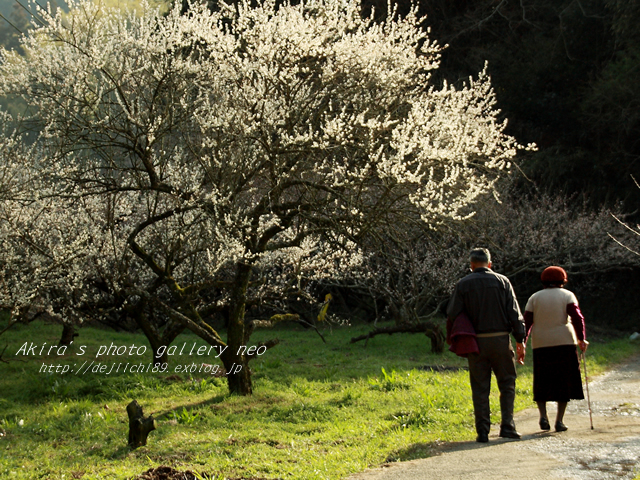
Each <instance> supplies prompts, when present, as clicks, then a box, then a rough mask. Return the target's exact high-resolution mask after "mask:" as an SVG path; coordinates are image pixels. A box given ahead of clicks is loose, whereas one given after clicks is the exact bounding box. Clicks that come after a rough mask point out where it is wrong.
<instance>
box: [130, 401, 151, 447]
mask: <svg viewBox="0 0 640 480" xmlns="http://www.w3.org/2000/svg"><path fill="white" fill-rule="evenodd" d="M127 415H129V446H130V447H131V448H138V447H140V446H142V445H146V444H147V437H148V436H149V433H150V432H152V431H153V430H155V429H156V421H155V419H154V418H153V415H149V416H148V417H145V416H144V413H142V406H141V405H140V404H139V403H138V402H137V401H136V400H134V401H133V402H131V403H130V404H129V405H127Z"/></svg>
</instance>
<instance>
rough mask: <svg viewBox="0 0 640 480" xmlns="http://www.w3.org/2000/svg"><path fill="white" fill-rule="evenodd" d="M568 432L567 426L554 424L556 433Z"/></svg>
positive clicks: (560, 423)
mask: <svg viewBox="0 0 640 480" xmlns="http://www.w3.org/2000/svg"><path fill="white" fill-rule="evenodd" d="M567 430H569V429H568V428H567V426H566V425H565V424H564V423H562V422H556V432H566V431H567Z"/></svg>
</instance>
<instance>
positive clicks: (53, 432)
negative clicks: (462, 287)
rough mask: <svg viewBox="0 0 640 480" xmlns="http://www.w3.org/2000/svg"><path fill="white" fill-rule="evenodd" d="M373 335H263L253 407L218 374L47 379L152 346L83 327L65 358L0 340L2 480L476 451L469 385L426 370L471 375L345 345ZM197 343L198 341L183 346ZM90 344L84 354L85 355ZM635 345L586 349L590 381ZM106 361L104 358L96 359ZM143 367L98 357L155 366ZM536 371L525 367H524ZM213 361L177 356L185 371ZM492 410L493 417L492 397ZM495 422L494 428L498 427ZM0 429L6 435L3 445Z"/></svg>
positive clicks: (526, 374)
mask: <svg viewBox="0 0 640 480" xmlns="http://www.w3.org/2000/svg"><path fill="white" fill-rule="evenodd" d="M367 329H368V327H367V326H351V327H341V328H336V329H333V330H332V331H326V332H324V335H325V337H326V339H327V343H326V344H324V343H323V342H322V340H321V339H320V338H319V337H318V336H317V335H316V334H315V333H314V332H312V331H310V330H304V329H302V328H300V327H289V328H282V329H280V330H277V331H262V332H259V333H257V334H256V335H255V338H252V341H255V342H258V341H260V340H263V339H267V338H271V337H273V336H277V337H279V338H280V339H281V344H280V345H278V346H277V347H276V348H274V349H272V350H270V351H269V352H267V353H266V354H265V355H264V356H262V357H259V358H258V359H256V360H255V361H254V362H252V370H253V380H254V395H252V396H249V397H238V396H230V395H229V394H228V393H227V385H226V381H225V380H224V379H223V378H217V377H215V376H212V375H203V374H197V373H194V374H191V375H189V374H178V375H176V374H174V373H173V372H171V371H169V372H166V373H156V374H154V373H145V374H135V373H131V374H129V373H127V374H122V373H120V374H113V373H112V374H111V375H105V374H92V373H87V374H86V375H75V374H72V373H66V374H64V375H61V374H55V373H39V372H38V370H39V369H40V368H42V364H43V362H44V363H59V364H68V365H73V364H76V365H78V364H79V363H81V362H84V361H85V360H96V359H95V353H96V352H97V350H98V348H99V346H101V345H110V344H111V343H112V342H113V344H114V345H132V344H136V345H146V341H145V339H144V337H143V336H142V335H138V334H130V333H122V332H119V333H118V332H112V331H108V330H99V329H94V328H85V329H82V330H81V331H80V336H79V337H78V338H77V339H76V341H75V342H74V349H72V350H70V351H69V352H67V354H66V355H65V356H63V357H61V358H59V359H58V358H57V357H56V356H55V355H53V356H45V357H44V358H43V357H41V356H39V355H36V356H30V357H24V356H22V355H20V356H17V357H16V356H15V355H13V354H14V353H15V352H16V351H17V350H18V349H19V348H20V346H21V345H22V344H24V342H33V343H35V344H38V345H42V344H43V343H44V342H47V344H55V343H56V342H57V339H58V335H59V333H60V327H59V326H53V325H44V324H42V323H34V324H31V325H29V326H19V328H17V329H15V330H11V331H9V332H7V333H6V334H5V335H4V336H2V337H0V348H4V345H5V344H8V345H9V346H8V348H7V352H6V353H5V357H7V358H10V359H11V362H10V364H8V365H7V364H3V365H2V366H1V367H0V368H1V369H2V374H1V375H0V421H1V422H2V424H1V425H0V428H2V430H3V431H4V433H5V435H4V436H3V437H0V478H9V479H12V478H15V479H24V478H52V479H53V478H56V479H58V478H63V477H62V476H63V475H65V478H83V479H93V478H95V479H98V478H100V479H102V478H114V479H123V478H126V477H131V476H134V475H136V474H139V473H141V472H143V471H144V470H146V469H148V468H150V467H154V466H159V465H171V466H173V467H175V468H178V469H191V470H194V471H198V472H208V473H211V474H219V475H226V476H241V475H242V476H244V477H251V476H256V477H266V478H293V479H337V478H343V477H345V476H347V475H348V474H350V473H353V472H356V471H360V470H363V469H365V468H367V467H369V466H374V465H379V464H381V463H384V462H386V461H395V460H407V459H411V458H419V457H424V456H428V455H429V453H430V450H431V449H432V447H433V445H435V444H436V442H443V441H459V440H472V439H473V438H474V436H475V433H474V431H473V414H472V406H471V398H470V397H471V395H470V387H469V382H468V378H467V377H468V373H467V372H465V371H458V372H443V373H434V372H431V371H426V370H424V369H422V367H424V366H426V365H449V366H464V365H465V361H464V360H463V359H460V358H458V357H456V356H454V355H452V354H450V353H448V352H447V353H445V354H443V355H432V354H430V353H429V349H430V345H429V341H428V339H427V338H426V337H424V336H422V335H394V336H392V337H389V336H384V337H376V338H373V339H371V340H369V343H368V345H367V347H366V348H363V344H362V343H358V344H350V343H349V339H350V338H351V337H352V336H356V335H360V334H362V333H364V332H365V331H367ZM194 342H196V343H197V344H203V342H202V341H200V340H199V339H198V338H197V337H195V336H192V335H182V336H180V337H179V338H178V339H177V340H176V342H175V344H176V345H182V344H183V343H186V344H187V345H192V344H193V343H194ZM80 345H85V346H86V349H85V352H86V353H85V355H77V354H78V353H80V351H81V350H80ZM638 350H639V348H638V347H637V346H633V345H632V344H631V343H630V342H628V341H622V340H619V341H615V342H610V343H608V344H600V343H597V342H595V341H592V345H591V348H590V350H589V354H588V357H587V358H588V363H589V365H588V366H589V374H590V375H595V374H597V373H598V372H600V371H602V370H603V369H604V368H606V366H607V365H610V364H611V363H615V362H617V361H620V360H621V359H623V358H624V357H625V356H628V355H630V354H632V353H633V352H637V351H638ZM99 360H100V359H99ZM149 360H150V354H147V355H146V356H143V357H137V356H133V357H128V356H122V357H118V356H112V357H110V358H106V359H102V360H101V361H102V363H105V364H108V365H110V364H111V363H114V362H115V363H119V362H136V363H140V362H143V363H148V362H149ZM528 360H530V359H528ZM203 361H204V362H206V363H216V360H215V358H203V357H197V356H195V355H192V356H186V355H185V356H182V357H178V356H174V357H170V362H171V364H170V370H171V369H173V368H174V367H175V366H176V365H179V364H191V363H198V362H199V363H202V362H203ZM132 399H136V400H138V402H139V403H140V404H141V405H143V407H144V409H145V414H150V413H153V414H154V416H155V417H156V419H157V427H158V429H157V430H156V431H154V432H152V433H151V435H150V437H149V445H148V446H146V447H141V448H139V449H137V450H134V451H131V450H130V449H129V448H128V447H127V445H126V443H127V432H128V420H127V415H126V412H125V407H126V405H127V404H128V403H129V402H130V401H131V400H132ZM491 402H492V411H494V412H499V403H498V395H497V388H496V386H495V383H494V385H493V388H492V397H491ZM516 403H517V405H516V408H518V409H522V408H526V407H530V406H532V400H531V368H530V365H529V364H527V365H526V366H525V367H522V368H520V370H519V377H518V384H517V400H516ZM492 420H493V421H499V418H498V417H493V418H492ZM2 430H0V433H2Z"/></svg>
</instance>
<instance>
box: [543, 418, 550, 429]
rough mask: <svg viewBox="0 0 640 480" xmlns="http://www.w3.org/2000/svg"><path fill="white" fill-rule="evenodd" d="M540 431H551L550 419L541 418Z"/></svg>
mask: <svg viewBox="0 0 640 480" xmlns="http://www.w3.org/2000/svg"><path fill="white" fill-rule="evenodd" d="M540 429H541V430H551V425H549V419H548V418H541V419H540Z"/></svg>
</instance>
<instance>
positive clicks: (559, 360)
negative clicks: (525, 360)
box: [533, 345, 584, 402]
mask: <svg viewBox="0 0 640 480" xmlns="http://www.w3.org/2000/svg"><path fill="white" fill-rule="evenodd" d="M583 398H584V393H583V392H582V378H581V376H580V362H579V361H578V355H577V353H576V346H575V345H559V346H557V347H543V348H534V349H533V401H534V402H568V401H569V400H571V399H575V400H582V399H583Z"/></svg>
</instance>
